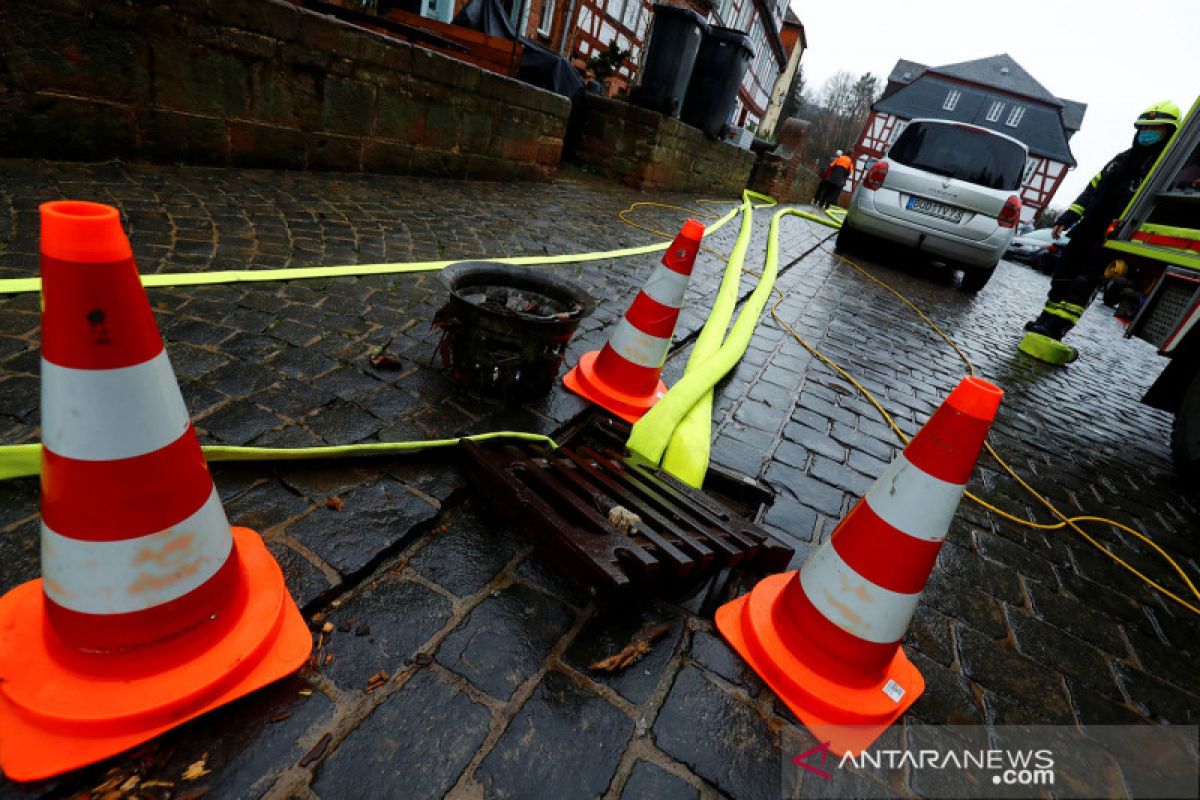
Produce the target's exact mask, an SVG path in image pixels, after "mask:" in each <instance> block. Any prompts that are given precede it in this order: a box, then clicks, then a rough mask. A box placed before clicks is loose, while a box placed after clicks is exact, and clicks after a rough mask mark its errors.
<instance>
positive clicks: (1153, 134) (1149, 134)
mask: <svg viewBox="0 0 1200 800" xmlns="http://www.w3.org/2000/svg"><path fill="white" fill-rule="evenodd" d="M1162 136H1163V135H1162V131H1138V132H1137V136H1136V137H1135V138H1134V141H1135V142H1137V143H1138V144H1139V145H1141V146H1142V147H1149V146H1150V145H1152V144H1158V143H1159V142H1160V141H1162Z"/></svg>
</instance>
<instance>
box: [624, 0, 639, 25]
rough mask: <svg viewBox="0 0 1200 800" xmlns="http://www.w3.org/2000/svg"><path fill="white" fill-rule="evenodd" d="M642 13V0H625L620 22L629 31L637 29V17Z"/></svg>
mask: <svg viewBox="0 0 1200 800" xmlns="http://www.w3.org/2000/svg"><path fill="white" fill-rule="evenodd" d="M641 15H642V0H626V3H625V13H624V14H622V15H621V22H622V23H623V24H624V25H625V27H626V28H629V30H631V31H636V30H637V24H638V17H640V16H641Z"/></svg>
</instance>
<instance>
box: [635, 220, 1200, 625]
mask: <svg viewBox="0 0 1200 800" xmlns="http://www.w3.org/2000/svg"><path fill="white" fill-rule="evenodd" d="M635 205H636V204H635ZM653 205H656V206H659V207H663V208H674V209H676V210H682V211H689V210H688V209H684V208H681V207H679V206H669V205H666V204H661V203H655V204H653ZM629 210H632V207H631V208H630V209H629ZM834 210H835V211H836V212H840V213H841V214H843V215H844V213H845V211H844V210H843V209H841V208H836V207H835V209H834ZM792 213H793V214H794V215H795V216H798V217H803V218H804V219H807V220H810V221H812V222H816V223H819V224H821V225H826V226H828V227H831V228H840V227H841V220H839V219H838V218H837V217H835V216H833V215H832V214H829V213H828V212H827V216H826V217H819V216H816V215H814V214H809V213H807V212H804V211H798V210H795V211H793V212H792ZM621 220H622V221H623V222H627V223H628V224H632V225H634V226H635V227H638V228H641V229H642V230H646V231H647V232H650V233H654V234H656V235H658V236H663V237H667V238H670V237H671V236H672V234H669V233H666V232H664V231H658V230H654V229H652V228H648V227H645V226H642V225H639V224H635V223H633V222H631V221H629V220H627V219H626V218H625V217H624V216H622V217H621ZM710 252H711V251H710ZM831 255H833V256H834V257H835V258H837V259H838V260H839V261H840V262H841V263H844V264H846V265H848V266H849V267H851V268H852V269H854V270H856V271H857V272H858V273H860V274H861V275H863V276H864V277H866V278H867V279H869V280H871V281H872V282H874V283H875V284H877V285H878V286H880V287H882V288H884V289H886V290H887V291H888V292H890V293H891V294H892V295H894V296H895V297H896V298H897V299H898V300H900V302H902V303H903V304H904V305H906V306H907V307H908V308H909V309H910V310H912V312H913V313H914V314H916V315H917V316H918V317H919V318H920V319H921V320H922V321H923V322H925V324H926V325H928V326H929V327H930V329H932V330H933V331H934V332H935V333H936V334H937V335H938V336H939V337H940V338H941V339H942V340H943V341H945V342H946V343H947V344H948V345H950V347H952V348H953V349H954V352H955V353H957V354H958V356H959V358H960V359H962V361H963V363H964V364H965V365H966V367H967V370H968V372H969V373H970V374H971V375H975V374H976V370H975V365H974V364H972V363H971V360H970V358H968V357H967V354H966V353H964V352H963V350H962V349H961V348H960V347H959V346H958V345H957V344H955V342H954V340H953V339H951V338H950V337H949V336H948V335H947V334H946V332H945V331H943V330H942V329H941V328H940V327H939V326H938V324H937V323H936V322H934V321H933V320H932V319H930V318H929V316H928V315H926V314H925V312H923V311H922V310H921V309H920V308H918V307H917V306H916V304H914V303H913V302H912V301H911V300H909V299H908V298H907V297H905V296H904V294H903V293H901V292H900V291H898V290H897V289H895V288H894V287H892V286H891V285H890V284H888V283H887V282H885V281H883V280H881V279H880V278H877V277H875V276H874V275H872V274H871V273H870V272H868V271H867V270H865V269H863V268H862V267H860V266H859V265H857V264H855V263H854V262H853V261H850V260H849V259H847V258H844V257H843V256H841V255H840V254H838V253H831ZM746 274H749V275H757V273H755V272H753V271H750V270H746ZM772 290H773V291H774V292H775V293H776V294H777V295H779V299H778V300H776V302H775V303H774V305H772V306H771V316H772V317H773V318H774V319H775V321H776V322H778V323H779V324H780V325H782V326H783V327H784V329H786V330H787V331H788V332H789V333H790V334H791V335H792V336H793V337H795V339H796V341H797V342H799V343H800V344H801V345H802V346H803V347H804V348H805V349H807V350H808V351H809V352H810V353H812V354H813V355H814V356H815V357H817V358H818V359H819V360H820V361H822V362H823V363H824V364H826V365H827V366H828V367H830V368H831V369H832V370H834V371H835V372H837V373H838V374H839V375H841V376H842V377H843V378H844V379H845V380H846V381H847V382H849V383H850V384H851V385H852V386H854V388H855V389H856V390H858V392H859V393H860V394H861V395H862V396H863V397H864V398H865V399H866V400H867V401H868V402H869V403H870V404H871V405H872V406H874V407H875V410H876V411H878V412H879V414H880V416H882V417H883V419H884V421H885V422H886V423H887V424H888V426H889V427H890V428H891V429H892V430H893V431H894V432H895V434H896V435H897V437H899V439H900V440H901V441H902V442H903V443H904V444H908V440H909V437H908V436H907V435H906V434H905V433H904V431H902V430H901V429H900V427H899V426H898V425H896V422H895V420H894V419H893V418H892V416H891V415H890V414H889V413H888V412H887V410H886V409H884V407H883V406H882V405H881V404H880V403H879V401H878V400H876V399H875V396H874V395H873V394H871V392H870V391H869V390H868V389H867V388H866V387H865V386H863V385H862V384H861V383H859V382H858V381H857V380H855V379H854V378H853V377H852V376H851V375H850V374H849V373H848V372H846V371H845V370H844V369H842V368H841V367H840V366H839V365H838V364H837V363H836V362H834V361H833V360H832V359H830V358H828V357H826V356H825V355H824V354H823V353H821V352H820V351H819V350H818V349H817V348H815V347H814V346H813V345H811V344H809V343H808V342H807V341H806V340H805V339H804V337H802V336H801V335H800V334H799V333H797V332H796V330H795V329H794V328H792V326H791V325H789V324H788V323H787V322H786V321H785V320H784V319H783V318H782V317H781V316H780V315H779V312H778V309H779V305H780V303H782V302H783V300H784V294H783V292H782V291H780V290H779V289H778V288H776V287H772ZM984 447H985V449H986V450H987V452H988V455H990V456H991V457H992V459H993V460H995V462H996V463H997V464H999V465H1000V466H1001V468H1002V469H1004V471H1005V472H1006V473H1008V475H1009V476H1010V477H1012V478H1013V479H1014V480H1016V481H1017V483H1018V484H1019V485H1020V486H1021V487H1022V488H1024V489H1025V490H1026V491H1027V492H1029V493H1030V494H1031V495H1033V496H1034V497H1036V498H1037V499H1038V501H1039V502H1041V503H1042V504H1043V505H1044V506H1046V508H1047V509H1049V511H1050V512H1051V513H1052V514H1053V515H1054V516H1056V517H1058V519H1059V521H1058V522H1053V523H1039V522H1034V521H1032V520H1027V519H1023V518H1021V517H1017V516H1015V515H1013V514H1010V513H1009V512H1007V511H1004V510H1003V509H1000V508H997V507H996V506H994V505H992V504H991V503H989V502H987V501H986V500H984V499H982V498H980V497H978V496H976V495H975V494H973V493H971V492H965V493H964V494H965V496H966V497H967V498H968V499H970V500H971V501H972V502H974V503H976V504H978V505H980V506H982V507H983V508H985V509H987V510H988V511H990V512H992V513H993V514H996V515H997V516H998V517H1000V518H1002V519H1005V520H1008V521H1009V522H1012V523H1014V524H1016V525H1021V526H1024V527H1027V528H1032V529H1036V530H1042V531H1055V530H1062V529H1064V528H1068V527H1069V528H1070V529H1071V530H1073V531H1074V532H1075V533H1077V534H1079V535H1080V536H1081V537H1082V538H1083V539H1084V541H1086V542H1088V543H1089V544H1090V545H1092V546H1093V547H1095V548H1096V549H1097V550H1099V551H1100V552H1102V553H1104V555H1106V556H1108V557H1109V558H1110V559H1112V560H1113V561H1114V562H1116V563H1117V564H1118V565H1120V566H1121V567H1122V568H1124V569H1125V570H1127V571H1128V572H1130V573H1131V574H1133V575H1134V576H1136V577H1137V578H1138V579H1139V580H1141V581H1143V582H1144V583H1145V584H1146V585H1148V586H1150V587H1152V588H1153V589H1155V590H1156V591H1158V592H1159V593H1161V594H1162V595H1163V596H1164V597H1167V598H1170V599H1171V600H1173V601H1175V602H1176V603H1178V604H1179V605H1181V606H1183V607H1184V608H1186V609H1187V610H1189V611H1191V612H1192V613H1194V614H1197V615H1200V606H1197V605H1194V604H1192V603H1191V602H1189V601H1188V600H1185V599H1184V598H1182V597H1180V596H1179V595H1178V594H1176V593H1175V592H1173V591H1171V590H1170V589H1167V588H1166V587H1164V586H1162V585H1161V584H1159V583H1158V582H1156V581H1155V580H1153V579H1152V578H1150V577H1149V576H1147V575H1145V574H1144V573H1142V572H1141V571H1140V570H1139V569H1137V568H1136V567H1134V566H1133V565H1132V564H1130V563H1128V562H1127V561H1125V560H1124V559H1122V558H1121V557H1120V556H1118V555H1117V554H1116V553H1113V552H1112V551H1111V550H1109V549H1108V548H1106V547H1105V546H1104V545H1103V544H1101V543H1100V542H1099V541H1097V540H1096V539H1095V538H1094V537H1093V536H1092V535H1091V534H1089V533H1088V532H1087V531H1085V530H1084V529H1082V528H1080V527H1079V525H1078V524H1077V523H1080V522H1095V523H1099V524H1104V525H1108V526H1111V527H1113V528H1116V529H1118V530H1121V531H1124V532H1126V533H1128V534H1130V535H1132V536H1134V537H1135V538H1137V539H1139V540H1140V541H1142V542H1145V543H1146V544H1148V545H1149V546H1150V547H1151V548H1153V550H1154V551H1155V552H1156V553H1158V554H1159V555H1160V556H1162V558H1163V559H1164V560H1166V562H1167V563H1168V564H1170V566H1171V568H1172V569H1173V570H1174V571H1175V572H1176V573H1177V574H1178V575H1179V577H1180V578H1181V579H1182V580H1183V582H1184V583H1185V584H1186V585H1187V587H1188V589H1189V590H1190V591H1191V593H1192V594H1193V595H1194V596H1195V597H1196V598H1197V600H1200V590H1198V589H1197V587H1196V585H1195V584H1194V583H1193V582H1192V580H1191V578H1189V577H1188V575H1187V573H1186V572H1185V571H1184V570H1183V568H1182V567H1180V565H1179V563H1178V562H1177V561H1176V560H1175V559H1174V558H1172V557H1171V555H1170V554H1169V553H1167V552H1166V551H1165V550H1163V549H1162V547H1160V546H1159V545H1158V543H1157V542H1155V541H1154V540H1153V539H1151V538H1150V537H1148V536H1146V535H1145V534H1143V533H1142V532H1141V531H1138V530H1135V529H1133V528H1131V527H1129V526H1128V525H1124V524H1122V523H1120V522H1117V521H1116V520H1112V519H1108V518H1106V517H1098V516H1078V517H1068V516H1066V515H1065V514H1063V513H1062V512H1061V511H1059V510H1058V508H1057V507H1056V506H1055V505H1054V504H1053V503H1052V502H1051V501H1050V500H1049V499H1047V498H1046V497H1045V496H1044V495H1042V494H1041V493H1040V492H1038V491H1037V490H1036V489H1034V488H1033V487H1032V486H1031V485H1029V483H1028V482H1026V481H1025V480H1024V479H1023V478H1021V476H1020V475H1018V474H1017V473H1016V471H1015V470H1014V469H1013V468H1012V467H1011V466H1010V465H1009V464H1008V462H1006V461H1005V460H1004V459H1003V458H1001V457H1000V454H999V453H997V452H996V450H995V448H993V447H992V445H991V443H990V442H984Z"/></svg>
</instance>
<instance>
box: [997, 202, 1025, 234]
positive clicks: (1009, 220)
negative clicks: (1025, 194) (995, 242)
mask: <svg viewBox="0 0 1200 800" xmlns="http://www.w3.org/2000/svg"><path fill="white" fill-rule="evenodd" d="M1020 219H1021V198H1019V197H1017V196H1016V195H1015V194H1014V195H1013V196H1011V197H1009V198H1008V200H1007V201H1006V202H1005V203H1004V208H1002V209H1000V227H1001V228H1012V227H1015V226H1016V224H1017V222H1018V221H1019V220H1020Z"/></svg>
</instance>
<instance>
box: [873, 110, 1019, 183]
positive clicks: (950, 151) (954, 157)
mask: <svg viewBox="0 0 1200 800" xmlns="http://www.w3.org/2000/svg"><path fill="white" fill-rule="evenodd" d="M888 158H890V159H892V160H893V161H896V162H898V163H900V164H903V165H904V166H906V167H912V168H913V169H920V170H925V171H926V172H932V173H934V174H936V175H945V176H948V177H951V178H957V179H958V180H961V181H967V182H968V183H974V184H978V185H980V186H986V187H988V188H989V189H1007V190H1010V191H1011V190H1015V189H1017V188H1018V187H1019V186H1020V185H1021V173H1022V172H1023V171H1024V169H1025V151H1024V149H1023V148H1022V147H1021V146H1020V145H1018V144H1017V143H1015V142H1011V141H1009V140H1008V139H1003V138H1001V137H999V136H993V135H992V134H990V133H987V132H986V131H981V130H977V129H975V128H967V127H963V126H961V125H948V124H938V123H930V122H913V123H911V124H910V125H909V126H908V127H907V128H905V129H904V132H903V133H901V134H900V137H899V138H898V139H896V143H895V144H893V145H892V149H891V151H889V152H888Z"/></svg>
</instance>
